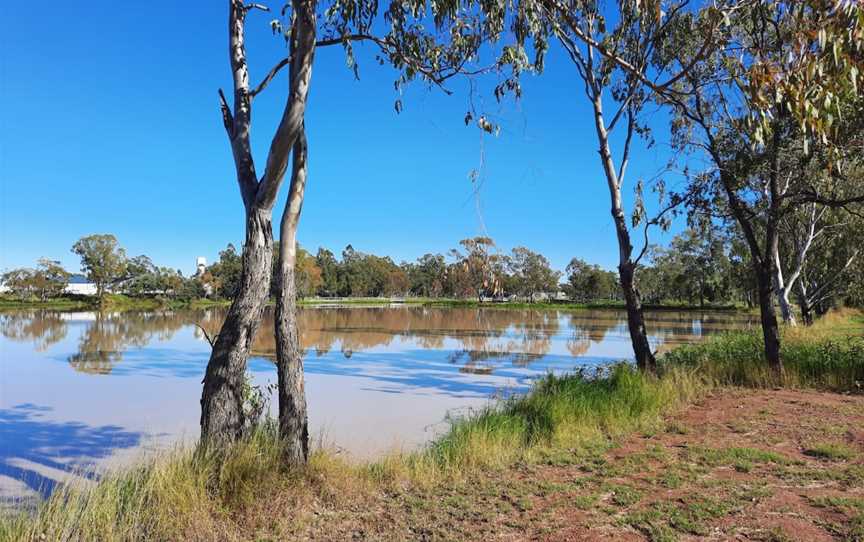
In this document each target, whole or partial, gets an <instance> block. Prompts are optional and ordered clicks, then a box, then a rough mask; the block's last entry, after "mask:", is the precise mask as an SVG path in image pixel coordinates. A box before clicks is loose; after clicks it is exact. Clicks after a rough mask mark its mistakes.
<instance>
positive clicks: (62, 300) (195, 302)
mask: <svg viewBox="0 0 864 542" xmlns="http://www.w3.org/2000/svg"><path fill="white" fill-rule="evenodd" d="M273 303H275V302H274V301H273V300H270V301H269V302H268V304H271V305H272V304H273ZM230 304H231V300H230V299H208V298H200V299H191V300H179V299H168V298H164V297H158V296H157V297H148V296H128V295H124V294H107V295H105V297H104V298H103V299H102V300H101V301H100V300H99V299H98V298H96V297H93V296H64V297H58V298H52V299H47V300H45V301H40V300H36V299H28V300H20V299H15V298H10V297H3V296H0V310H2V309H7V310H12V309H50V310H100V309H101V310H112V311H126V310H158V309H165V308H172V309H181V308H192V309H197V308H209V307H223V306H228V305H230ZM298 305H300V306H301V307H318V306H327V305H349V306H350V305H357V306H389V305H408V306H424V307H442V308H484V309H501V310H506V309H518V310H526V309H529V310H585V309H592V310H596V309H609V310H624V309H625V307H624V304H623V303H620V302H595V303H571V302H566V301H554V302H552V301H538V302H535V303H523V302H516V301H513V302H510V301H508V302H493V301H485V302H483V303H480V302H478V301H477V300H469V299H438V298H428V297H406V298H393V299H391V298H382V297H354V298H352V297H349V298H332V299H330V298H305V299H301V300H299V301H298ZM644 307H645V309H647V310H651V311H664V310H666V311H740V310H746V309H745V307H743V306H738V305H713V304H712V305H704V306H699V305H685V304H675V303H670V304H646V305H644Z"/></svg>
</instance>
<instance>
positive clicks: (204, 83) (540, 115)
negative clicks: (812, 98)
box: [0, 0, 668, 273]
mask: <svg viewBox="0 0 864 542" xmlns="http://www.w3.org/2000/svg"><path fill="white" fill-rule="evenodd" d="M226 16H227V7H226V3H225V2H220V1H214V0H207V1H199V2H194V1H193V2H160V3H158V4H157V3H151V2H108V1H107V0H92V1H90V2H87V3H86V5H85V4H81V3H76V2H55V1H51V2H47V3H45V4H40V5H39V8H38V9H37V8H35V7H34V6H33V5H32V4H28V3H26V2H3V3H2V7H0V21H2V22H0V25H2V26H0V35H2V38H0V50H2V52H0V63H2V64H0V83H2V84H0V182H2V187H0V213H2V217H0V269H7V268H11V267H18V266H26V265H32V264H33V262H34V261H35V260H36V259H37V258H39V257H42V256H46V257H50V258H54V259H59V260H61V261H62V262H63V263H64V264H65V265H66V266H67V268H68V269H71V270H77V269H78V267H79V262H78V260H77V257H76V256H75V255H73V254H72V253H71V252H70V247H71V245H72V243H73V242H74V241H75V240H76V239H78V238H79V237H81V236H83V235H87V234H91V233H108V232H110V233H114V234H115V235H117V237H118V239H119V240H120V243H121V244H122V246H124V247H125V248H126V250H127V252H128V253H129V254H130V255H137V254H142V253H143V254H147V255H149V256H151V257H152V258H153V260H154V261H155V262H156V263H157V264H159V265H167V266H171V267H176V268H180V269H181V270H183V271H184V273H188V272H191V271H192V270H194V262H195V257H196V256H199V255H203V256H206V257H207V259H208V261H212V260H213V259H214V258H215V257H216V255H217V254H218V251H219V250H220V249H221V248H223V247H224V246H225V245H226V244H227V243H228V242H233V243H235V244H237V245H238V246H239V244H240V241H241V240H242V238H243V208H242V204H241V202H240V196H239V193H238V189H237V185H236V182H235V179H234V175H233V165H232V161H231V155H230V150H229V146H228V142H227V139H226V136H225V133H224V129H223V127H222V123H221V118H220V114H219V108H218V100H217V93H216V91H217V89H218V88H219V87H223V88H225V89H226V91H227V90H228V89H229V88H230V71H229V67H228V55H227V30H226ZM271 18H272V17H271V16H270V15H269V14H264V13H260V12H256V13H253V14H250V16H249V19H248V23H247V39H248V43H249V61H250V68H251V72H252V80H253V82H257V81H259V80H260V79H261V77H262V75H263V74H264V73H266V71H267V70H269V69H270V67H271V66H272V65H273V64H275V62H276V61H277V60H278V59H280V58H281V57H282V56H284V52H285V50H284V45H283V42H282V41H281V39H279V38H276V37H274V36H273V35H272V34H271V33H270V30H269V24H268V22H269V20H270V19H271ZM372 52H373V51H372V50H371V49H370V48H365V49H363V48H361V49H360V51H359V54H358V58H359V61H360V75H361V79H360V81H356V80H355V79H354V77H353V74H352V73H351V72H350V71H349V70H348V69H346V65H345V58H344V54H343V52H342V50H341V48H339V47H330V48H326V49H321V50H319V51H318V53H317V57H316V64H315V68H314V72H313V80H312V90H311V96H310V103H309V108H308V110H307V114H306V123H307V131H308V138H309V145H310V150H309V153H310V154H309V164H310V171H309V186H308V189H307V192H306V202H305V204H304V209H303V217H302V221H301V226H300V233H299V238H300V242H301V244H302V245H303V246H304V247H305V248H307V249H310V250H312V251H313V252H314V251H315V250H316V249H317V247H318V246H325V247H328V248H330V249H331V250H333V251H334V252H335V253H337V254H339V253H340V252H341V250H342V248H343V247H344V246H345V245H346V244H348V243H351V244H352V245H353V246H354V248H355V249H357V250H361V251H365V252H374V253H376V254H381V255H390V256H392V257H393V258H394V260H396V261H397V262H398V261H400V260H413V259H415V258H417V257H418V256H420V255H422V254H424V253H426V252H441V253H446V251H447V250H448V249H449V248H451V247H454V246H455V245H456V243H457V242H458V240H459V239H462V238H465V237H472V236H475V235H478V234H480V233H482V226H481V217H482V224H484V225H485V230H486V232H488V234H489V235H490V236H492V237H493V238H494V239H495V240H496V242H497V243H498V245H499V246H500V247H502V248H503V249H506V250H509V249H510V248H511V247H513V246H516V245H524V246H528V247H529V248H532V249H534V250H538V251H540V252H542V253H543V254H545V255H546V256H548V257H549V259H550V260H551V261H552V263H553V265H554V266H555V267H557V268H559V269H563V268H564V267H565V266H566V264H567V262H568V261H569V260H570V258H572V257H574V256H578V257H581V258H584V259H586V260H589V261H592V262H595V263H598V264H600V265H602V266H604V267H608V268H613V267H614V266H615V265H616V264H617V246H616V244H615V234H614V229H613V227H612V223H611V218H610V216H609V196H608V192H607V189H606V185H605V179H604V178H603V176H602V172H601V169H600V163H599V160H598V157H597V151H596V149H597V144H596V139H595V133H594V129H593V124H592V117H591V113H590V109H589V106H588V103H587V101H586V100H585V97H584V94H583V92H582V87H581V82H580V81H579V80H578V77H577V75H576V73H575V71H574V69H573V67H572V64H570V63H569V61H568V60H566V59H565V58H564V57H563V56H562V55H561V54H560V51H559V50H557V49H555V48H554V47H553V50H552V52H551V54H550V56H549V60H548V62H547V68H546V72H545V74H544V75H543V76H541V77H536V78H529V79H528V80H526V81H525V82H524V97H523V98H522V100H521V101H519V102H518V103H514V102H512V101H509V102H507V103H506V104H504V105H498V104H496V103H495V102H494V99H491V98H489V97H487V98H486V99H482V98H481V99H482V101H483V107H484V108H485V109H486V110H487V111H489V112H492V113H494V114H495V115H496V116H497V119H498V120H499V122H500V123H501V125H502V128H503V129H502V132H501V134H500V135H499V136H498V137H497V138H495V137H491V136H488V135H487V136H485V137H483V136H481V134H480V133H479V130H477V129H476V128H475V127H466V126H465V125H464V123H463V117H464V115H465V112H466V110H467V103H468V93H467V85H466V84H465V83H464V82H454V83H452V84H451V85H450V87H451V88H452V90H453V91H454V94H453V95H452V96H445V95H444V94H443V93H441V92H440V91H437V90H434V89H433V90H427V89H426V88H425V87H424V86H423V85H421V84H414V85H413V86H411V87H410V88H409V89H408V90H407V91H406V92H405V95H404V96H402V102H403V104H404V110H403V111H402V113H401V114H399V115H397V114H396V112H395V111H394V107H393V104H394V100H395V99H396V98H397V97H398V96H397V95H396V93H395V91H394V90H393V84H392V83H393V79H394V73H393V72H392V70H389V69H387V68H382V67H380V66H377V65H376V64H375V63H374V62H373V61H372V60H371V53H372ZM286 85H287V83H286V80H285V78H284V76H282V77H279V78H278V79H276V80H275V81H274V82H273V83H271V85H270V86H269V87H268V89H267V90H266V91H265V93H264V94H262V95H261V96H260V97H259V98H257V99H256V102H255V109H254V124H253V140H254V141H253V144H254V146H255V151H256V160H257V162H258V163H259V170H263V162H264V159H265V157H266V154H265V153H266V149H267V147H268V146H269V143H270V137H271V135H272V133H273V129H274V127H275V125H276V123H277V121H278V119H279V115H280V113H281V108H282V107H283V104H284V98H285V92H286ZM661 121H662V119H659V118H658V119H655V120H654V122H653V124H655V125H656V134H655V135H656V137H657V138H658V140H660V141H661V144H660V146H659V147H657V148H654V149H651V150H645V149H644V148H643V147H642V145H637V146H636V148H635V149H634V156H633V160H632V164H631V169H630V177H629V179H630V182H629V183H628V187H627V188H626V191H627V197H628V200H629V199H632V198H630V197H629V196H630V193H631V191H632V185H633V182H635V180H636V179H637V178H638V177H640V176H641V177H652V176H653V175H654V174H655V173H656V172H657V171H658V170H659V169H661V168H662V166H663V165H664V164H665V161H666V154H667V153H666V151H665V150H664V148H665V147H664V145H662V140H663V139H664V138H665V135H666V129H665V126H664V123H662V122H661ZM481 165H482V179H483V182H482V188H481V190H480V191H479V209H480V212H479V213H478V205H477V201H476V200H475V197H474V196H473V195H472V194H473V190H472V184H471V181H470V180H469V173H470V172H471V171H472V170H474V169H477V168H480V167H481ZM283 198H284V190H283ZM282 201H284V200H282V199H280V202H279V203H277V206H276V213H277V216H276V217H275V221H276V222H278V213H281V208H282ZM666 238H668V236H667V237H666Z"/></svg>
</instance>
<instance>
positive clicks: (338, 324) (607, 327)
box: [0, 307, 749, 375]
mask: <svg viewBox="0 0 864 542" xmlns="http://www.w3.org/2000/svg"><path fill="white" fill-rule="evenodd" d="M224 314H225V309H221V308H214V309H207V310H184V311H162V312H124V313H99V312H93V313H57V312H51V311H19V312H11V313H5V314H0V333H2V334H3V336H4V337H6V338H7V339H11V340H13V341H19V342H30V343H32V344H33V347H34V349H35V350H36V351H40V352H41V351H44V350H46V349H48V348H49V347H50V346H52V345H54V344H56V343H58V342H60V341H62V340H63V339H64V338H65V337H66V336H67V334H68V326H69V325H70V323H73V324H83V329H82V331H81V333H80V334H79V336H78V347H77V350H76V351H75V352H74V353H72V354H70V355H69V356H68V357H67V358H66V361H67V362H68V363H69V365H70V366H71V367H72V368H73V369H75V370H76V371H81V372H84V373H89V374H98V375H106V374H109V373H111V372H112V371H114V370H115V369H116V367H117V366H118V365H119V364H120V363H121V362H122V361H123V359H124V355H126V352H127V351H128V350H130V349H141V348H145V347H148V346H149V345H151V344H152V343H154V342H164V341H167V340H169V339H171V338H172V337H173V336H174V334H175V333H176V332H177V331H178V330H180V329H182V328H186V327H188V328H192V327H193V326H195V327H194V336H195V337H197V338H199V339H201V340H202V341H203V340H204V333H203V332H202V331H201V330H200V329H198V328H197V326H201V328H203V329H204V330H206V332H207V333H208V334H209V335H211V336H214V335H216V334H217V333H218V331H219V328H220V326H221V323H222V320H223V318H224ZM748 321H749V319H748V317H746V316H743V315H734V314H728V313H693V312H673V311H666V312H658V313H653V314H651V315H650V318H649V319H648V332H649V335H650V339H651V342H652V345H653V346H654V347H655V348H657V349H658V350H659V351H663V350H665V349H667V348H670V347H673V346H675V345H678V344H682V343H687V342H692V341H694V340H696V339H698V338H700V337H702V336H703V335H707V334H711V333H716V332H719V331H724V330H727V329H734V328H740V327H742V326H743V325H746V323H747V322H748ZM299 325H300V330H301V347H302V348H303V349H304V351H306V353H307V355H311V356H314V357H317V358H322V357H327V356H328V355H329V354H330V353H331V352H334V351H335V352H339V353H341V355H342V357H343V358H344V359H346V360H347V359H350V358H351V357H352V356H353V355H354V354H355V353H357V352H363V351H368V350H371V349H382V348H388V347H393V346H394V345H395V346H396V347H397V348H398V350H400V351H405V350H406V349H411V348H413V349H418V350H446V351H448V352H449V353H448V354H447V356H446V357H447V361H448V363H450V364H452V365H457V366H458V367H459V370H460V371H462V372H464V373H472V374H478V375H483V374H489V373H490V372H491V371H492V369H493V367H494V366H495V365H500V364H504V363H506V364H511V365H514V366H522V367H524V366H528V365H530V364H531V363H533V362H535V361H536V360H538V359H541V358H543V357H544V356H547V355H548V354H550V353H556V354H565V352H563V351H562V352H554V350H555V348H554V346H555V344H554V343H555V340H556V338H558V337H559V336H560V335H561V334H562V333H566V336H567V338H566V342H565V346H566V354H569V355H570V356H573V357H577V358H579V357H585V356H586V355H587V354H588V353H589V351H590V350H591V349H592V347H596V346H598V345H601V344H603V343H604V341H607V335H609V334H612V335H614V336H615V340H618V339H620V340H626V338H627V328H626V320H625V316H624V314H623V313H621V312H617V311H608V310H590V311H578V312H565V311H549V310H544V311H538V310H503V309H496V308H488V309H473V308H471V309H468V308H465V309H462V308H424V307H402V308H389V307H367V308H355V307H339V308H320V309H302V310H301V311H300V315H299ZM272 329H273V315H272V311H267V312H266V313H265V316H264V321H263V322H262V325H261V328H260V329H259V332H258V334H257V335H256V337H255V340H254V342H253V346H252V353H253V355H254V356H258V357H263V358H267V359H274V358H275V340H274V338H273V333H272ZM617 350H618V349H616V352H615V353H614V354H613V355H611V356H606V357H608V360H609V361H613V360H617V359H622V358H625V357H629V353H628V352H627V350H626V349H624V350H623V351H617ZM169 354H170V353H169ZM602 358H603V356H601V359H599V361H603V359H602Z"/></svg>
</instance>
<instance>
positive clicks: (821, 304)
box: [789, 208, 864, 325]
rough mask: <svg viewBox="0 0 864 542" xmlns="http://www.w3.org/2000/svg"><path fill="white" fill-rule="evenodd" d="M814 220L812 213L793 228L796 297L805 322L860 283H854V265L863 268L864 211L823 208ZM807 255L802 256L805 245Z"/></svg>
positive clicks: (809, 322) (822, 312)
mask: <svg viewBox="0 0 864 542" xmlns="http://www.w3.org/2000/svg"><path fill="white" fill-rule="evenodd" d="M819 214H820V215H821V216H820V217H819V219H818V221H817V222H816V223H815V225H814V223H813V222H812V221H811V220H812V218H811V217H812V215H808V216H806V217H805V220H804V221H803V222H802V223H800V224H796V226H797V227H796V228H795V229H793V230H791V231H790V235H789V237H790V239H791V242H792V246H793V247H796V248H798V250H799V252H798V253H796V255H795V272H796V273H797V276H796V277H795V278H796V280H795V281H794V282H793V283H791V284H790V286H792V287H794V292H795V299H796V301H797V303H798V307H799V309H800V311H801V319H802V320H803V321H804V323H805V324H807V325H809V324H812V323H813V319H814V316H821V315H822V314H825V312H827V310H828V309H829V308H831V307H832V306H834V304H835V302H836V300H837V298H840V297H842V296H843V295H845V294H847V293H849V292H852V291H853V289H854V288H856V287H860V286H857V285H856V284H855V280H854V279H855V276H854V271H855V268H856V267H857V268H859V269H860V268H861V264H860V261H861V259H862V256H864V255H862V250H864V249H862V246H861V243H862V242H864V234H862V229H864V218H862V216H861V215H857V214H851V213H847V212H843V211H836V210H825V209H824V208H823V209H822V210H820V213H819ZM805 247H806V250H807V254H806V257H801V256H800V251H801V250H802V248H805Z"/></svg>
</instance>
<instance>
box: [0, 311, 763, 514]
mask: <svg viewBox="0 0 864 542" xmlns="http://www.w3.org/2000/svg"><path fill="white" fill-rule="evenodd" d="M225 311H226V309H224V308H218V307H217V308H210V309H202V310H176V311H155V312H116V313H104V312H103V313H100V312H58V311H11V312H4V313H0V501H2V502H3V503H5V504H6V505H9V503H13V504H14V505H18V504H21V503H22V502H27V501H32V500H35V499H38V498H39V497H40V495H45V494H47V493H48V492H50V491H51V490H52V488H53V487H54V486H55V485H56V484H57V483H58V482H60V481H63V480H65V479H67V478H69V477H70V476H72V474H71V473H75V474H74V475H75V476H78V477H79V478H83V479H86V478H87V477H88V476H89V477H93V476H95V475H94V474H93V473H94V472H98V470H99V469H102V468H105V467H111V466H116V465H120V464H125V463H128V462H130V461H132V460H134V459H135V458H139V457H141V456H142V455H144V454H148V453H152V452H154V451H159V450H164V449H166V448H169V447H171V446H175V445H177V444H179V443H189V442H192V441H194V439H195V438H197V436H198V418H199V415H200V406H199V399H200V394H201V379H202V378H203V375H204V369H205V367H206V363H207V359H208V356H209V350H210V346H209V343H208V342H207V340H206V338H205V334H204V332H203V331H202V329H203V330H206V331H207V334H209V335H211V336H212V335H213V334H215V333H216V332H218V329H219V326H220V325H221V322H222V319H223V318H224V314H225ZM646 317H647V320H648V331H649V335H650V340H651V343H652V345H653V346H654V347H655V348H656V349H658V350H660V351H663V350H665V349H668V348H671V347H674V346H675V345H678V344H683V343H690V342H694V341H698V340H700V339H701V338H703V337H705V336H707V335H711V334H715V333H720V332H723V331H727V330H732V329H741V328H745V327H748V326H750V325H751V324H754V323H755V322H753V319H752V317H751V316H750V315H749V314H745V313H733V312H710V311H706V312H694V311H681V312H678V311H656V312H651V311H649V312H647V314H646ZM272 328H273V317H272V312H267V313H266V314H265V318H264V322H263V323H262V327H261V330H260V332H259V334H258V336H257V337H256V340H255V343H254V345H253V357H252V359H251V360H250V364H249V372H250V375H251V377H252V379H253V381H254V383H255V384H256V385H258V386H261V387H262V388H265V389H266V388H267V386H268V384H270V383H274V382H275V381H276V371H275V366H274V365H273V362H272V361H271V360H272V359H273V356H274V348H275V344H274V340H273V336H272ZM300 328H301V345H302V347H303V349H304V350H305V352H306V354H305V371H306V392H307V398H308V402H309V416H310V429H311V434H312V437H313V439H314V444H319V445H325V446H328V447H331V448H335V449H336V450H339V451H340V452H341V453H344V454H348V455H351V456H355V457H369V456H371V455H375V454H380V453H383V452H386V451H388V450H392V449H397V448H401V449H413V448H416V447H418V446H420V445H422V444H423V443H425V442H428V441H429V440H430V439H432V438H434V437H435V436H436V435H438V434H440V433H441V432H443V431H444V430H446V428H447V418H448V417H449V416H459V415H461V414H464V413H466V412H468V411H470V410H471V409H477V408H482V407H483V406H484V405H487V404H488V403H489V401H490V400H493V399H494V398H495V397H501V396H505V395H507V394H511V393H514V392H522V391H525V390H527V389H528V387H529V386H530V383H531V381H532V380H533V379H535V378H537V377H539V376H542V375H544V374H546V373H548V372H554V373H562V372H568V371H573V370H576V369H578V368H581V367H584V368H587V369H589V370H593V368H595V367H600V366H603V365H606V364H609V363H612V362H615V361H619V360H629V359H631V358H632V350H631V347H630V342H629V336H628V333H627V325H626V314H625V313H624V312H623V311H617V310H579V311H564V310H530V309H525V310H522V309H506V308H497V307H489V308H433V307H421V306H377V307H357V306H351V307H345V306H322V307H306V308H302V309H301V310H300ZM270 408H271V412H272V413H273V415H275V413H276V405H275V404H271V405H270ZM82 473H83V474H82Z"/></svg>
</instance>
